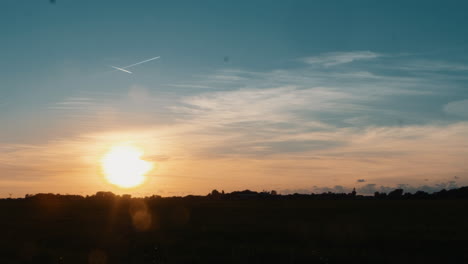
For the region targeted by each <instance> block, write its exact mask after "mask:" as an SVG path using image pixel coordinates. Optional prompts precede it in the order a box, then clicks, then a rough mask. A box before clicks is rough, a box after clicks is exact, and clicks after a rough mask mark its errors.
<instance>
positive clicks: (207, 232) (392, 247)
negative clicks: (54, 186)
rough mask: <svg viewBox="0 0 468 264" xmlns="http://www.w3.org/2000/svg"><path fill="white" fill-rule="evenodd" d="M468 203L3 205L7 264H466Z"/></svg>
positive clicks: (2, 248)
mask: <svg viewBox="0 0 468 264" xmlns="http://www.w3.org/2000/svg"><path fill="white" fill-rule="evenodd" d="M467 209H468V201H466V200H242V201H230V200H210V199H190V198H185V199H181V198H157V199H111V200H96V199H78V200H65V199H44V200H41V199H38V200H31V199H30V200H28V199H17V200H14V199H12V200H8V199H5V200H0V210H1V217H0V227H1V239H0V253H1V254H0V263H467V262H468V251H467V249H468V243H467V242H468V211H467Z"/></svg>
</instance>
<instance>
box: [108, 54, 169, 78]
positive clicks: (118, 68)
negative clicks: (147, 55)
mask: <svg viewBox="0 0 468 264" xmlns="http://www.w3.org/2000/svg"><path fill="white" fill-rule="evenodd" d="M159 58H161V56H157V57H154V58H151V59H147V60H144V61H140V62H137V63H134V64H131V65H128V66H125V67H116V66H112V65H111V67H112V68H114V69H116V70H119V71H123V72H126V73H129V74H132V73H133V72H131V71H129V70H126V69H128V68H131V67H133V66H137V65H139V64H142V63H145V62H149V61H152V60H156V59H159Z"/></svg>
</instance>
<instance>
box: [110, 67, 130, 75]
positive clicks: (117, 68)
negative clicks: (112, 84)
mask: <svg viewBox="0 0 468 264" xmlns="http://www.w3.org/2000/svg"><path fill="white" fill-rule="evenodd" d="M111 67H112V68H114V69H116V70H119V71H123V72H126V73H130V74H132V72H131V71H127V70H125V69H123V68H119V67H115V66H111Z"/></svg>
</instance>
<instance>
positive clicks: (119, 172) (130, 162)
mask: <svg viewBox="0 0 468 264" xmlns="http://www.w3.org/2000/svg"><path fill="white" fill-rule="evenodd" d="M142 155H143V151H141V150H140V149H138V148H136V147H133V146H129V145H122V146H115V147H113V148H112V149H111V150H110V151H109V152H108V153H107V154H106V155H105V156H104V157H103V159H102V169H103V171H104V174H105V176H106V179H107V180H108V181H109V182H110V183H112V184H115V185H117V186H119V187H122V188H131V187H135V186H138V185H140V184H142V183H143V182H144V181H145V174H146V173H148V172H149V171H150V170H151V169H152V168H153V164H152V163H151V162H148V161H144V160H142V159H141V156H142Z"/></svg>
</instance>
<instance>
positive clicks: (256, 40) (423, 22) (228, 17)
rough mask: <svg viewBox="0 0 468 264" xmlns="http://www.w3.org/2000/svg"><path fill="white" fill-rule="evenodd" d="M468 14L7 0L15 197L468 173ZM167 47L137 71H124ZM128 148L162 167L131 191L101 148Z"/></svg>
mask: <svg viewBox="0 0 468 264" xmlns="http://www.w3.org/2000/svg"><path fill="white" fill-rule="evenodd" d="M467 11H468V3H467V2H466V1H429V0H424V1H400V0H394V1H344V0H343V1H330V0H327V1H271V0H268V1H266V0H265V1H260V0H256V1H251V0H249V1H244V0H242V1H219V0H218V1H155V0H139V1H128V0H107V1H96V0H80V1H73V0H57V3H56V4H50V3H49V1H47V0H3V1H2V2H1V3H0V36H1V38H0V40H1V41H0V80H1V82H0V197H7V196H8V195H9V194H10V193H11V194H12V195H13V196H23V195H25V194H26V193H39V192H54V193H75V194H91V193H94V192H96V191H100V190H110V191H113V192H116V193H132V194H134V195H149V194H153V193H154V194H159V195H163V196H167V195H186V194H189V193H191V194H206V193H208V192H209V191H211V190H212V189H215V188H216V189H219V190H221V189H224V190H225V191H233V190H242V189H252V190H257V191H261V190H271V189H275V190H278V191H280V192H282V193H291V192H304V193H310V192H322V191H328V190H331V191H349V190H350V188H353V187H356V188H357V189H358V191H359V192H360V193H363V194H365V193H372V192H373V191H375V190H388V188H393V187H396V186H403V187H405V189H407V190H414V189H415V188H421V189H424V190H427V191H431V190H437V189H441V188H451V187H455V186H462V185H467V184H468V163H467V162H466V160H467V157H468V74H467V73H468V31H467V28H468V16H467V15H466V13H467ZM155 56H161V59H159V60H155V61H151V62H148V63H146V64H142V65H138V66H136V67H134V68H133V72H134V74H132V75H130V74H126V73H124V72H118V71H112V69H111V68H110V67H109V65H114V66H125V65H129V64H132V63H135V62H138V61H142V60H144V59H148V58H152V57H155ZM226 58H227V59H226ZM129 142H130V143H131V144H133V145H135V146H138V147H140V148H142V149H143V150H144V151H145V157H144V158H145V159H146V160H149V161H152V162H154V164H155V166H156V169H155V170H153V171H152V172H151V173H150V174H149V175H148V179H147V181H146V183H145V184H144V185H143V186H141V187H138V188H135V189H131V190H121V189H118V188H116V187H114V186H112V185H110V184H108V183H107V182H106V181H105V180H104V179H103V176H102V173H101V170H100V164H99V160H100V159H101V158H102V156H103V155H104V154H105V153H106V152H107V151H108V150H109V149H110V148H111V147H112V146H114V145H117V144H121V143H129Z"/></svg>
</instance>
